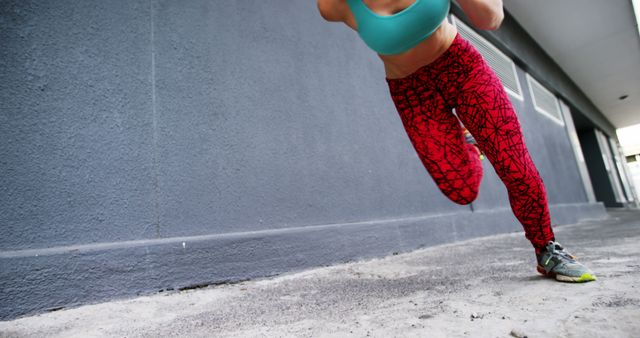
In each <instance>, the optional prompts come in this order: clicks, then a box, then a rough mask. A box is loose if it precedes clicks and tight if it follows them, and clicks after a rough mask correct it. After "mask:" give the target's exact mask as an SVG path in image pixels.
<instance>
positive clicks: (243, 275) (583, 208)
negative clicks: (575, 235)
mask: <svg viewBox="0 0 640 338" xmlns="http://www.w3.org/2000/svg"><path fill="white" fill-rule="evenodd" d="M551 213H552V219H554V221H555V223H557V224H570V223H576V222H578V221H581V220H584V219H603V218H606V217H607V213H606V210H605V208H604V206H603V205H602V204H601V203H596V204H563V205H554V206H552V207H551ZM521 230H522V228H521V227H520V224H519V223H517V221H516V219H515V217H514V216H513V214H512V213H511V210H510V209H498V210H491V211H476V212H471V211H469V212H463V213H455V214H439V215H425V216H421V217H413V218H402V219H389V220H375V221H370V222H358V223H348V224H330V225H322V226H309V227H298V228H289V229H275V230H264V231H255V232H243V233H233V234H220V235H207V236H194V237H180V238H165V239H156V240H142V241H128V242H118V243H101V244H92V245H79V246H67V247H58V248H49V249H37V250H17V251H3V252H0V279H1V280H2V290H1V293H0V303H1V304H2V306H0V318H1V319H5V320H6V319H11V318H15V317H19V316H23V315H28V314H35V313H39V312H45V311H51V310H55V309H59V308H62V307H70V306H77V305H81V304H87V303H94V302H101V301H106V300H112V299H117V298H126V297H131V296H136V295H141V294H151V293H155V292H158V291H166V290H175V289H181V288H189V287H197V286H199V285H208V284H217V283H225V282H233V281H239V280H246V279H251V278H258V277H266V276H273V275H277V274H281V273H284V272H291V271H296V270H301V269H306V268H311V267H318V266H323V265H329V264H337V263H342V262H348V261H352V260H359V259H367V258H373V257H381V256H386V255H390V254H393V253H396V252H406V251H411V250H415V249H417V248H422V247H427V246H433V245H438V244H443V243H449V242H454V241H460V240H465V239H469V238H474V237H480V236H488V235H492V234H499V233H506V232H514V231H521Z"/></svg>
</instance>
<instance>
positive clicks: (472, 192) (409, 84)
mask: <svg viewBox="0 0 640 338" xmlns="http://www.w3.org/2000/svg"><path fill="white" fill-rule="evenodd" d="M388 83H389V89H390V91H391V97H392V99H393V102H394V103H395V105H396V108H397V110H398V113H399V114H400V118H401V119H402V124H403V125H404V128H405V130H406V132H407V135H408V136H409V139H410V140H411V143H412V144H413V146H414V148H415V150H416V152H417V154H418V157H420V160H421V161H422V163H423V165H424V166H425V168H426V169H427V171H428V172H429V174H430V175H431V177H432V178H433V180H434V181H435V182H436V184H437V185H438V188H440V191H442V193H444V194H445V196H447V197H448V198H449V199H451V200H452V201H454V202H455V203H458V204H469V203H471V202H473V201H474V200H475V199H476V197H477V196H478V189H479V188H480V182H481V180H482V163H481V162H480V159H479V156H478V152H477V150H476V148H475V146H473V145H471V144H469V143H467V142H465V140H464V136H463V129H462V128H461V126H460V122H459V121H458V118H457V117H456V116H455V115H454V114H453V112H452V110H451V109H450V108H449V107H448V106H447V105H446V103H445V102H444V99H443V98H442V97H441V96H440V94H439V93H438V92H437V91H436V90H434V89H430V88H429V87H430V86H428V85H427V83H419V82H418V83H415V82H414V81H412V80H407V79H399V80H388Z"/></svg>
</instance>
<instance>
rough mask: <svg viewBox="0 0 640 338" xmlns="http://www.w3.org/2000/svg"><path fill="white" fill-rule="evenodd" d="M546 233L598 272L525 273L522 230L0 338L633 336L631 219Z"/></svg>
mask: <svg viewBox="0 0 640 338" xmlns="http://www.w3.org/2000/svg"><path fill="white" fill-rule="evenodd" d="M609 214H610V216H611V218H610V219H607V220H601V221H590V222H583V223H580V224H574V225H566V226H561V227H557V228H556V229H555V232H556V238H557V239H558V241H560V242H561V243H563V244H564V245H565V246H566V247H567V249H568V250H569V251H570V252H572V253H574V254H575V255H577V256H579V258H580V260H581V261H582V262H583V263H585V264H586V265H587V266H589V267H590V268H591V269H592V270H594V272H595V273H596V274H597V276H598V281H596V282H593V283H587V284H565V283H559V282H555V281H553V280H550V279H545V278H543V277H541V276H539V275H538V274H537V273H536V272H535V260H534V255H533V251H532V249H531V247H530V246H529V243H528V242H527V241H526V239H525V238H524V235H523V234H522V233H516V234H507V235H499V236H492V237H485V238H481V239H475V240H471V241H465V242H459V243H454V244H451V245H443V246H438V247H432V248H427V249H421V250H417V251H414V252H410V253H406V254H400V255H395V256H391V257H386V258H383V259H376V260H369V261H363V262H354V263H349V264H343V265H338V266H332V267H324V268H318V269H313V270H308V271H303V272H299V273H293V274H289V275H283V276H279V277H275V278H269V279H262V280H255V281H249V282H243V283H238V284H232V285H219V286H211V287H208V288H203V289H197V290H188V291H181V292H175V293H165V294H158V295H154V296H150V297H140V298H136V299H131V300H126V301H114V302H109V303H104V304H96V305H88V306H83V307H79V308H75V309H68V310H62V311H57V312H52V313H47V314H43V315H38V316H33V317H26V318H21V319H17V320H13V321H9V322H0V337H23V336H25V337H43V336H53V337H92V336H107V337H125V336H126V337H166V336H181V337H219V336H224V337H281V336H295V337H301V336H302V337H318V336H331V337H343V336H354V337H364V336H373V337H393V336H396V337H425V336H428V337H507V336H521V337H524V336H528V337H539V336H552V337H596V336H597V337H600V336H609V337H634V336H635V337H637V336H638V332H640V293H639V291H640V284H639V283H637V280H638V279H640V212H638V211H610V212H609Z"/></svg>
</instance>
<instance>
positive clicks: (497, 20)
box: [318, 0, 504, 30]
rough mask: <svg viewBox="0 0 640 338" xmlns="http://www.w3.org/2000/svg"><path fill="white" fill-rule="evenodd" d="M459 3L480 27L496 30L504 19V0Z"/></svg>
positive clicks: (467, 0)
mask: <svg viewBox="0 0 640 338" xmlns="http://www.w3.org/2000/svg"><path fill="white" fill-rule="evenodd" d="M318 1H320V0H318ZM458 3H459V4H460V7H461V8H462V11H463V12H464V14H466V15H467V16H468V17H469V20H471V23H473V25H474V26H476V27H477V28H479V29H486V30H496V29H498V27H500V24H501V23H502V19H504V10H503V9H502V0H458Z"/></svg>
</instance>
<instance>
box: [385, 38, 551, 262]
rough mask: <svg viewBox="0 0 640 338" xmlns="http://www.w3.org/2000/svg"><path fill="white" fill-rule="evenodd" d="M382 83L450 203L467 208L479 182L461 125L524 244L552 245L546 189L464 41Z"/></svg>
mask: <svg viewBox="0 0 640 338" xmlns="http://www.w3.org/2000/svg"><path fill="white" fill-rule="evenodd" d="M387 83H388V84H389V90H390V92H391V97H392V99H393V102H394V104H395V106H396V108H397V110H398V112H399V114H400V117H401V119H402V123H403V125H404V128H405V130H406V131H407V134H408V135H409V139H410V140H411V143H412V144H413V146H414V148H415V150H416V152H417V153H418V156H419V157H420V160H422V163H423V164H424V166H425V168H426V169H427V171H428V172H429V174H430V175H431V177H432V178H433V180H434V181H435V182H436V184H437V185H438V187H439V188H440V190H441V191H442V192H443V193H444V194H445V195H446V196H447V197H448V198H449V199H451V200H452V201H454V202H456V203H459V204H469V203H471V202H473V201H474V200H475V199H476V197H477V195H478V189H479V187H480V181H481V180H482V163H481V161H480V159H479V158H478V153H477V152H476V150H475V149H474V146H473V145H470V144H468V143H466V142H465V141H464V136H463V130H462V128H461V126H460V121H461V122H462V123H463V124H464V126H465V127H466V128H467V129H468V130H469V131H470V132H471V134H472V135H473V136H474V138H475V139H476V141H477V142H478V147H479V148H480V149H481V150H482V151H483V152H484V153H485V155H486V157H487V159H489V161H490V162H491V164H492V165H493V168H494V169H495V171H496V173H497V174H498V176H499V177H500V179H501V180H502V182H503V183H504V184H505V186H506V188H507V191H508V195H509V202H510V204H511V209H512V210H513V213H514V214H515V216H516V218H517V219H518V220H519V221H520V223H522V226H523V227H524V231H525V235H526V237H527V239H529V241H531V244H533V246H534V247H535V248H536V250H538V249H540V248H542V247H544V245H545V244H546V243H547V242H548V241H549V240H552V239H553V238H554V236H553V230H552V229H551V221H550V217H549V207H548V204H547V196H546V191H545V187H544V185H543V182H542V179H541V178H540V175H539V174H538V170H537V169H536V167H535V165H534V163H533V161H532V160H531V157H530V156H529V152H528V151H527V148H526V146H525V142H524V138H523V136H522V130H521V127H520V122H519V121H518V118H517V116H516V114H515V111H514V109H513V107H512V105H511V102H510V101H509V97H508V95H507V93H506V92H505V90H504V88H503V86H502V84H501V83H500V79H499V78H498V77H497V76H496V75H495V73H494V72H493V70H492V69H491V68H490V67H489V66H488V65H487V63H486V62H485V61H484V59H483V58H482V56H481V55H480V53H478V51H477V50H476V49H475V48H474V47H473V46H472V45H471V44H470V43H469V42H468V41H466V40H464V39H463V38H462V37H461V36H460V35H459V34H458V35H457V36H456V38H455V40H454V42H453V44H452V45H451V46H450V47H449V49H447V51H446V52H445V53H444V54H443V55H442V56H440V57H439V58H438V59H436V60H435V61H434V62H432V63H430V64H428V65H426V66H424V67H422V68H420V69H418V70H417V71H416V72H414V73H413V74H411V75H409V76H407V77H404V78H401V79H387ZM453 109H455V112H456V114H455V115H454V113H453ZM456 115H457V118H456ZM458 119H459V120H460V121H458Z"/></svg>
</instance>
